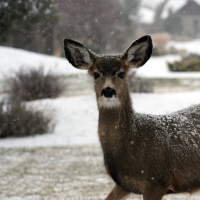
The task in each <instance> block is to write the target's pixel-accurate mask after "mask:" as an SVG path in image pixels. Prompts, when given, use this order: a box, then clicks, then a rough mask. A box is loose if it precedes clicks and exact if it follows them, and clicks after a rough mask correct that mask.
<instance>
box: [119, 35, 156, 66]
mask: <svg viewBox="0 0 200 200" xmlns="http://www.w3.org/2000/svg"><path fill="white" fill-rule="evenodd" d="M152 49H153V44H152V40H151V36H149V35H145V36H143V37H141V38H139V39H138V40H136V41H135V42H133V44H132V45H131V46H130V47H129V48H128V49H127V50H126V52H125V53H124V55H123V56H122V60H123V61H124V62H125V64H126V65H127V66H128V67H130V68H131V67H132V68H138V67H141V66H142V65H144V64H145V63H146V62H147V61H148V60H149V58H150V56H151V54H152Z"/></svg>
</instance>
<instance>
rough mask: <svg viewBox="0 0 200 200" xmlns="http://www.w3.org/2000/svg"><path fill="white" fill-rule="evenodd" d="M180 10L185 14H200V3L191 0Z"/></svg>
mask: <svg viewBox="0 0 200 200" xmlns="http://www.w3.org/2000/svg"><path fill="white" fill-rule="evenodd" d="M178 12H179V13H180V14H184V15H200V5H199V4H198V3H196V2H195V1H193V0H189V1H187V3H186V4H185V5H184V6H183V7H182V8H181V9H180V10H178Z"/></svg>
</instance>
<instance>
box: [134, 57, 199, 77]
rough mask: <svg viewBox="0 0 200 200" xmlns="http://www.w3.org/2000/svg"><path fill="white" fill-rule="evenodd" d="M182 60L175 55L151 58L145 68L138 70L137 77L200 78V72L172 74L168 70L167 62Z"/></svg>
mask: <svg viewBox="0 0 200 200" xmlns="http://www.w3.org/2000/svg"><path fill="white" fill-rule="evenodd" d="M180 59H181V57H180V56H174V55H167V56H160V57H151V58H150V59H149V61H148V62H147V63H146V64H145V65H144V66H142V67H140V68H139V69H137V76H140V77H147V78H200V72H171V71H170V70H169V69H168V66H167V62H174V61H177V60H180Z"/></svg>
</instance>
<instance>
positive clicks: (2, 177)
mask: <svg viewBox="0 0 200 200" xmlns="http://www.w3.org/2000/svg"><path fill="white" fill-rule="evenodd" d="M0 162H1V169H0V200H100V199H105V197H106V195H107V194H108V193H109V191H110V190H111V189H112V187H113V185H114V183H113V182H112V180H110V178H109V177H108V176H107V175H106V173H105V170H104V166H103V161H102V153H101V149H100V147H99V146H97V145H90V146H68V147H47V148H30V149H29V148H26V149H23V148H13V149H12V148H9V149H4V148H0ZM128 199H132V200H133V199H134V200H142V197H141V196H138V195H131V196H130V197H129V198H128ZM197 199H200V197H199V196H198V195H196V196H189V195H169V196H166V197H165V198H163V200H197Z"/></svg>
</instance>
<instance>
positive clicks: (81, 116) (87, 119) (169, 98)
mask: <svg viewBox="0 0 200 200" xmlns="http://www.w3.org/2000/svg"><path fill="white" fill-rule="evenodd" d="M193 43H194V44H195V42H193V41H191V42H188V44H187V45H188V46H187V45H186V48H187V49H190V46H192V45H193ZM174 44H175V43H174ZM175 45H177V46H178V45H180V48H182V46H183V45H182V46H181V44H178V43H176V44H175ZM191 49H193V50H198V45H197V46H195V45H193V47H192V48H191ZM0 55H1V61H0V74H1V73H4V74H5V75H6V76H7V75H9V74H10V73H11V72H12V71H13V70H18V69H19V68H20V67H21V66H24V67H29V66H31V67H35V68H38V67H39V66H40V65H41V64H44V66H45V69H46V70H49V69H50V70H52V72H53V73H58V74H72V73H82V72H84V73H87V72H86V71H85V70H77V69H75V68H74V67H72V66H71V65H70V64H69V63H68V61H67V60H66V59H64V58H57V57H53V56H47V55H42V54H38V53H33V52H28V51H25V50H20V49H14V48H8V47H0ZM179 59H180V56H174V55H168V56H162V57H152V58H150V60H149V61H148V62H147V63H146V64H145V65H144V66H143V67H141V68H139V69H137V75H138V76H143V77H149V78H156V77H157V78H182V77H184V78H200V73H197V72H194V73H173V72H170V71H169V70H168V68H167V64H166V62H172V61H175V60H179ZM0 78H3V76H1V77H0ZM1 98H2V97H0V99H1ZM132 98H133V102H134V108H135V110H136V111H137V112H141V113H149V114H167V113H170V112H173V111H177V110H179V109H182V108H186V107H188V106H190V105H192V104H197V103H200V100H199V99H200V91H199V92H189V93H179V94H133V95H132ZM45 104H46V105H47V106H49V107H52V108H55V110H56V111H55V121H56V122H57V123H56V127H55V130H54V132H53V133H47V134H45V135H36V136H34V137H25V138H7V139H1V140H0V147H35V146H57V145H74V144H94V143H98V136H97V121H98V111H97V105H96V99H95V95H94V94H93V95H92V96H78V97H68V98H64V97H63V98H58V99H46V100H38V101H34V102H32V103H31V105H34V106H36V107H43V106H44V105H45Z"/></svg>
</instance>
